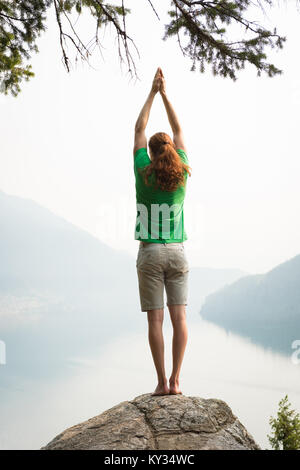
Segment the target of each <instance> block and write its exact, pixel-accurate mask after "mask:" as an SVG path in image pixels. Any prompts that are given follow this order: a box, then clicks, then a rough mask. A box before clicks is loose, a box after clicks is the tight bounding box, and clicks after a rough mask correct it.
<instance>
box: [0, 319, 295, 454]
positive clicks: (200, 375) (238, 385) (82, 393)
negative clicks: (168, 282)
mask: <svg viewBox="0 0 300 470" xmlns="http://www.w3.org/2000/svg"><path fill="white" fill-rule="evenodd" d="M140 314H141V315H143V313H142V312H140ZM187 319H188V329H189V338H188V344H187V348H186V353H185V357H184V361H183V365H182V372H181V382H180V387H181V390H182V392H183V394H184V395H187V396H199V397H203V398H219V399H221V400H224V401H226V402H227V403H228V405H229V406H230V407H231V408H232V411H233V413H234V414H235V415H236V416H237V417H238V418H239V420H240V421H241V422H242V424H244V426H245V427H246V428H247V430H248V431H249V432H250V434H252V436H253V437H254V439H255V440H256V442H257V443H258V444H259V445H260V446H261V447H262V448H263V449H264V448H270V446H269V442H268V439H267V434H268V433H270V426H269V417H270V415H275V414H276V412H277V409H278V402H279V400H280V399H281V398H283V397H284V396H285V394H288V397H289V401H290V402H291V404H292V408H294V409H296V410H297V411H300V364H298V365H297V364H295V363H293V362H292V360H291V357H288V356H282V355H280V354H279V353H275V352H272V351H268V350H265V349H263V348H262V347H260V346H257V345H255V344H252V343H251V342H250V341H248V340H246V339H244V338H241V337H239V336H238V335H236V334H231V333H226V331H225V330H224V329H222V328H220V327H218V326H216V325H214V324H212V323H209V322H207V321H204V320H202V319H201V317H198V315H196V316H195V315H194V316H192V315H191V316H190V315H189V311H188V313H187ZM139 321H140V319H139ZM164 335H165V354H166V371H167V376H169V375H170V371H171V359H172V358H171V342H172V326H171V322H170V319H169V316H168V315H166V314H165V322H164ZM291 353H292V350H291ZM3 367H9V361H8V364H7V365H5V366H3V365H2V366H1V368H0V374H1V370H2V368H3ZM66 367H67V369H68V373H67V374H66V378H63V377H62V376H61V374H59V378H57V379H55V378H54V379H53V378H52V379H51V380H48V381H47V380H45V379H44V380H40V381H38V380H26V379H23V378H22V380H20V381H18V380H17V381H16V380H15V381H12V384H14V385H11V386H9V385H6V386H5V387H2V388H1V386H0V393H1V403H0V423H1V429H0V448H1V449H39V448H40V447H41V446H43V445H45V444H47V443H48V442H49V441H50V440H51V439H53V438H54V437H55V436H56V435H57V434H59V433H60V432H61V431H63V430H64V429H65V428H67V427H70V426H73V425H75V424H77V423H79V422H81V421H83V420H86V419H88V418H91V417H92V416H95V415H97V414H99V413H101V412H103V411H105V410H106V409H108V408H111V407H112V406H114V405H117V404H118V403H120V402H121V401H125V400H132V399H133V398H134V397H136V396H138V395H141V394H143V393H148V392H152V391H153V390H154V389H155V387H156V373H155V369H154V366H153V363H152V357H151V352H150V347H149V344H148V338H147V320H146V314H145V324H144V331H142V332H139V333H134V334H131V335H128V334H127V335H126V336H118V337H117V338H115V339H114V340H112V341H111V342H110V343H109V345H105V346H104V347H101V345H99V351H98V352H97V353H95V354H94V355H93V357H71V358H69V361H68V364H67V365H66ZM45 372H46V371H45ZM70 372H71V373H70ZM16 383H17V384H18V386H16V385H15V384H16Z"/></svg>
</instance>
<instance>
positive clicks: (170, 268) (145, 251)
mask: <svg viewBox="0 0 300 470" xmlns="http://www.w3.org/2000/svg"><path fill="white" fill-rule="evenodd" d="M136 269H137V275H138V283H139V293H140V304H141V310H142V312H147V311H148V310H153V309H157V308H164V288H165V289H166V294H167V305H187V295H188V273H189V264H188V261H187V258H186V254H185V249H184V245H183V243H149V242H140V246H139V250H138V255H137V259H136Z"/></svg>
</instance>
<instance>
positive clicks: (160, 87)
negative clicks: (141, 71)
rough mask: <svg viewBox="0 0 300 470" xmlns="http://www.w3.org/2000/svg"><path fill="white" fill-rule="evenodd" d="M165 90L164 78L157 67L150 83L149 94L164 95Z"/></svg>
mask: <svg viewBox="0 0 300 470" xmlns="http://www.w3.org/2000/svg"><path fill="white" fill-rule="evenodd" d="M165 91H166V88H165V77H164V74H163V72H162V69H161V68H160V67H158V69H157V71H156V74H155V76H154V79H153V82H152V88H151V92H152V93H157V92H160V93H165Z"/></svg>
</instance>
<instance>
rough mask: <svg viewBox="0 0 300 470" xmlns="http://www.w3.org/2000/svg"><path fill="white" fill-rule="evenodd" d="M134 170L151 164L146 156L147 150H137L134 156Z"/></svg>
mask: <svg viewBox="0 0 300 470" xmlns="http://www.w3.org/2000/svg"><path fill="white" fill-rule="evenodd" d="M133 158H134V170H136V169H137V168H143V167H144V166H146V165H149V163H151V160H150V157H149V155H148V152H147V149H146V148H144V147H142V148H139V149H138V150H137V151H136V152H135V154H134V157H133Z"/></svg>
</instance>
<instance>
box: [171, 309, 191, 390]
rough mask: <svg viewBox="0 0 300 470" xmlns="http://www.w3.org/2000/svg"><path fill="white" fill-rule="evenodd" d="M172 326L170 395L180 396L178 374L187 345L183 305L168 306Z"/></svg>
mask: <svg viewBox="0 0 300 470" xmlns="http://www.w3.org/2000/svg"><path fill="white" fill-rule="evenodd" d="M168 308H169V312H170V317H171V321H172V325H173V341H172V354H173V369H172V374H171V377H170V379H169V386H170V387H169V388H170V394H178V393H179V394H181V391H180V389H179V373H180V368H181V364H182V361H183V356H184V351H185V347H186V343H187V337H188V331H187V325H186V311H185V305H168Z"/></svg>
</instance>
